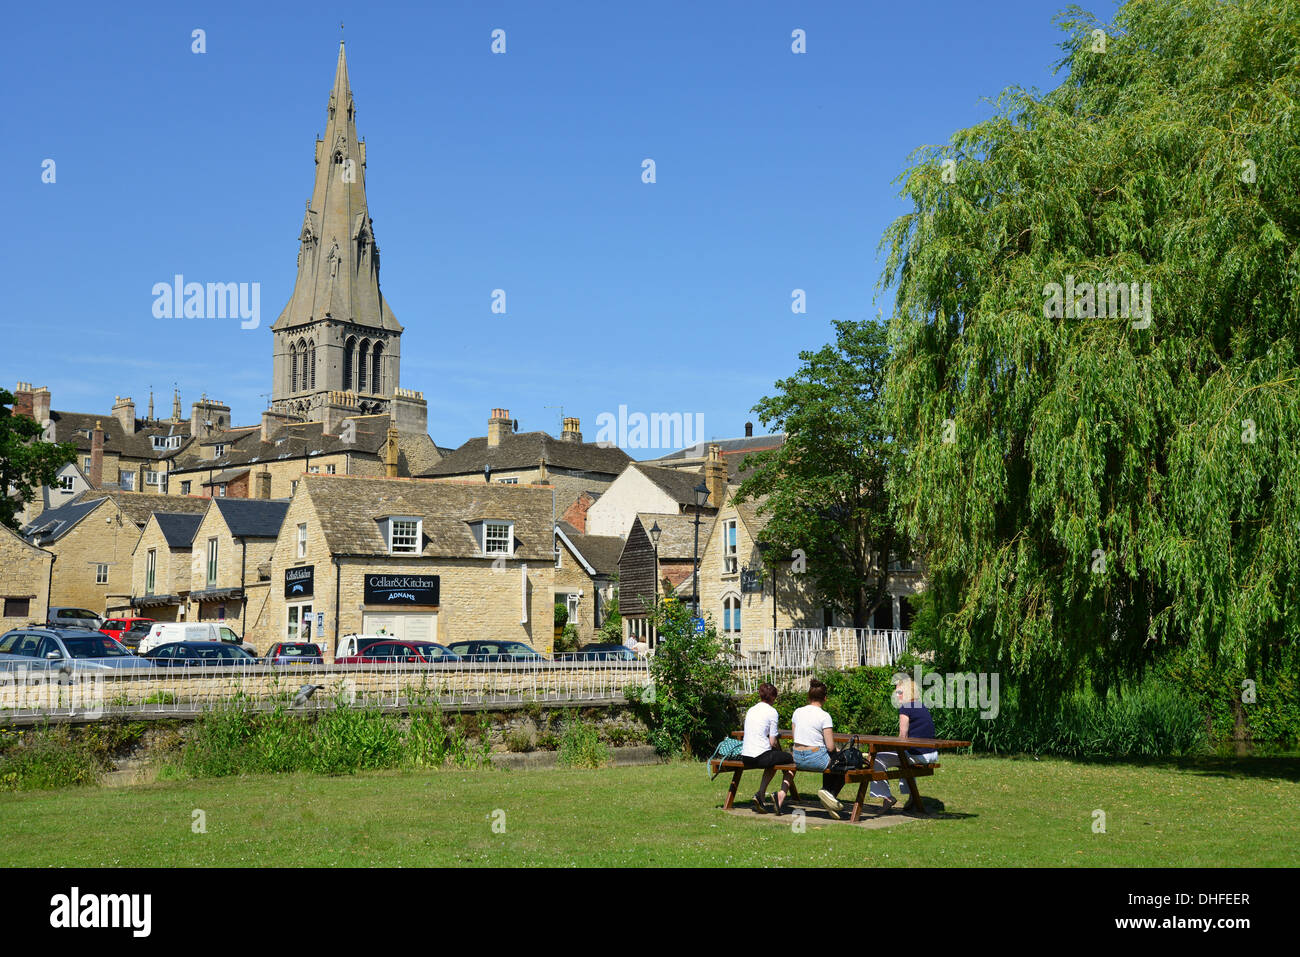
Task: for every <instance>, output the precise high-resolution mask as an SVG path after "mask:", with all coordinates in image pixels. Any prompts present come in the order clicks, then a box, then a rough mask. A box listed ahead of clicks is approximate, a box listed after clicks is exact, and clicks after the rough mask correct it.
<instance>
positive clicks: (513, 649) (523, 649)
mask: <svg viewBox="0 0 1300 957" xmlns="http://www.w3.org/2000/svg"><path fill="white" fill-rule="evenodd" d="M447 647H448V648H450V649H451V651H452V652H453V653H455V654H457V655H459V656H460V657H461V658H462V659H463V660H465V661H502V662H511V661H545V660H546V659H545V658H543V657H542V656H541V655H540V654H538V653H537V652H536V651H534V650H533V649H532V648H530V647H528V646H527V645H526V644H524V643H523V642H522V641H484V640H475V641H454V642H452V643H451V644H450V645H448V646H447Z"/></svg>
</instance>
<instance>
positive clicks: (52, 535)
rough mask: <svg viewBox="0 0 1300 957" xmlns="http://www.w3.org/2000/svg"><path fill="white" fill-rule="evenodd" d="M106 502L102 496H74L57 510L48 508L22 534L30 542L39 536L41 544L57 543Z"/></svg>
mask: <svg viewBox="0 0 1300 957" xmlns="http://www.w3.org/2000/svg"><path fill="white" fill-rule="evenodd" d="M103 501H104V497H103V496H102V495H100V496H98V497H92V498H90V499H86V498H85V493H84V492H83V493H81V494H78V495H75V496H73V498H72V501H70V502H65V503H64V504H63V505H60V506H58V507H57V508H47V509H46V510H45V511H43V512H41V514H40V515H38V516H37V517H36V518H35V520H34V521H32V522H31V523H30V524H28V525H25V526H23V528H22V531H21V534H22V536H23V538H26V539H28V540H29V541H30V540H31V539H32V538H33V537H35V536H36V535H37V534H39V535H40V539H41V544H42V545H48V544H49V543H50V542H57V541H58V540H59V539H60V538H62V537H63V536H64V535H66V534H68V532H70V531H72V530H73V529H74V528H76V527H77V523H78V522H80V521H81V520H82V519H83V518H85V517H86V516H87V515H89V514H90V513H91V512H93V511H94V510H95V509H97V508H98V507H99V506H100V505H101V504H102V503H103Z"/></svg>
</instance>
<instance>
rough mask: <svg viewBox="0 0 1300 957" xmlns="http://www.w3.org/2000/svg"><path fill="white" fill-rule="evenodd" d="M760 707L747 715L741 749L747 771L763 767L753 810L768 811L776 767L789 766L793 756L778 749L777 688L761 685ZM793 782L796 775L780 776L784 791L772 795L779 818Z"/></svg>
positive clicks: (789, 773)
mask: <svg viewBox="0 0 1300 957" xmlns="http://www.w3.org/2000/svg"><path fill="white" fill-rule="evenodd" d="M758 699H759V700H758V704H756V705H754V707H752V708H750V709H749V710H748V711H746V712H745V740H744V744H743V746H742V747H741V749H740V760H741V761H742V762H744V765H745V767H746V768H747V769H748V768H762V769H763V781H762V783H761V784H759V786H758V793H757V794H755V795H754V810H755V811H757V812H758V813H759V814H763V813H766V811H767V786H768V784H770V783H771V781H772V777H773V776H774V775H775V774H776V765H778V764H790V763H792V762H793V761H794V759H793V758H792V757H790V755H789V754H788V753H787V752H785V751H781V750H779V749H778V748H777V746H776V744H777V721H778V719H777V713H776V708H774V707H772V702H774V701H776V688H775V687H774V686H773V685H770V684H768V683H767V682H763V683H762V684H761V685H759V686H758ZM793 783H794V772H793V771H786V772H785V773H784V774H783V775H782V777H781V790H779V791H777V792H776V793H775V794H773V795H772V802H773V803H774V804H775V805H776V813H777V814H778V815H780V814H781V812H782V811H783V810H784V809H785V799H786V796H787V795H788V794H789V793H790V787H791V785H792V784H793Z"/></svg>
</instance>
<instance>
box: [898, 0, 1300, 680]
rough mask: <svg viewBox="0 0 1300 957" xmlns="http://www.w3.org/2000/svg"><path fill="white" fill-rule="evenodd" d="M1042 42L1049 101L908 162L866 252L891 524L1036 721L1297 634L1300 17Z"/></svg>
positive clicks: (1170, 24) (1065, 22)
mask: <svg viewBox="0 0 1300 957" xmlns="http://www.w3.org/2000/svg"><path fill="white" fill-rule="evenodd" d="M1058 20H1059V22H1060V23H1061V25H1062V26H1063V29H1064V33H1065V39H1064V42H1063V43H1062V45H1061V46H1062V49H1063V50H1064V51H1065V56H1064V59H1063V60H1062V61H1061V63H1060V64H1059V68H1060V69H1062V70H1064V73H1065V76H1064V81H1063V82H1062V83H1061V85H1060V86H1059V87H1058V88H1056V89H1055V90H1053V91H1051V92H1049V93H1047V94H1045V95H1038V94H1035V93H1031V92H1029V91H1026V90H1023V89H1019V88H1013V89H1009V90H1007V91H1006V92H1004V93H1003V95H1002V97H1001V98H1000V100H999V101H998V102H997V104H996V109H995V114H994V115H993V116H992V117H991V118H990V119H988V120H987V121H985V122H983V123H980V124H978V125H977V126H974V127H972V128H970V129H967V130H963V131H961V132H958V133H957V134H955V135H954V136H953V138H952V140H951V142H950V144H949V145H948V146H947V147H928V148H925V149H922V150H921V151H919V153H918V154H916V155H915V156H914V161H915V165H913V166H912V167H911V168H910V169H908V170H907V171H906V172H905V173H904V174H903V175H902V176H901V177H900V182H901V184H902V193H903V196H904V197H905V198H907V199H909V200H910V201H911V203H912V205H913V209H912V211H911V212H909V213H907V214H906V215H904V216H902V217H900V218H899V219H898V220H896V221H895V222H894V223H893V225H892V226H891V227H890V229H889V230H888V232H887V234H886V236H885V237H884V239H883V240H882V243H881V245H882V247H883V248H885V249H887V250H888V258H887V262H886V267H885V270H884V273H883V276H882V279H881V285H882V288H885V289H888V288H890V287H891V286H892V287H896V288H895V312H894V316H893V321H892V323H891V327H890V333H891V341H890V345H891V355H892V358H893V361H892V363H891V367H890V370H889V376H888V381H887V387H886V390H885V396H886V403H887V405H888V406H889V408H890V411H891V418H892V421H893V425H894V429H895V432H896V435H897V437H898V439H899V441H900V444H901V445H902V446H903V447H905V448H906V449H907V454H906V455H905V456H904V457H902V459H901V460H900V465H901V467H900V468H899V469H898V470H896V471H895V472H894V473H892V475H891V479H892V481H891V485H892V490H893V494H894V496H895V500H896V502H897V504H898V507H899V510H900V512H901V515H902V517H903V520H904V522H905V524H906V526H907V528H908V530H909V531H910V532H911V533H912V534H913V535H915V536H916V537H917V538H918V539H919V540H922V541H923V542H924V545H925V553H926V559H927V562H928V565H929V569H930V574H931V576H932V580H933V588H934V597H935V601H936V603H937V612H938V613H939V614H940V617H941V620H942V622H943V627H944V631H945V633H946V635H947V636H948V640H951V641H952V642H953V644H954V646H955V647H956V648H957V649H958V650H959V651H960V652H961V653H963V654H964V655H966V656H967V659H968V660H976V659H982V660H984V661H986V662H988V663H990V665H998V666H1001V667H1004V668H1008V669H1009V670H1010V672H1011V673H1012V674H1017V673H1018V674H1022V675H1033V676H1034V678H1035V679H1036V680H1035V681H1033V682H1032V683H1031V682H1026V683H1024V685H1023V686H1024V687H1027V688H1033V689H1036V690H1037V692H1039V693H1047V692H1050V691H1051V690H1052V689H1053V688H1059V687H1061V686H1063V685H1066V684H1069V683H1072V682H1074V681H1076V680H1077V679H1078V677H1079V676H1081V675H1083V674H1090V675H1091V676H1092V678H1093V680H1094V681H1096V682H1098V683H1099V684H1102V685H1104V684H1106V683H1108V682H1111V681H1116V680H1122V679H1123V678H1125V677H1126V676H1129V675H1132V674H1134V673H1135V672H1137V671H1140V670H1141V668H1142V667H1143V665H1144V663H1145V662H1146V661H1148V660H1149V658H1150V657H1151V656H1152V655H1153V653H1154V651H1155V650H1156V649H1158V648H1160V647H1162V646H1166V645H1175V646H1187V647H1189V648H1193V649H1199V650H1200V651H1203V652H1205V653H1207V654H1210V655H1215V654H1222V655H1224V656H1226V658H1228V659H1230V660H1233V661H1237V662H1240V661H1243V660H1245V659H1247V658H1249V657H1253V656H1254V655H1255V654H1257V653H1263V654H1264V655H1265V656H1267V655H1268V654H1270V653H1276V652H1277V651H1279V650H1280V649H1281V648H1282V647H1284V646H1285V645H1287V644H1293V643H1294V642H1295V641H1296V637H1297V635H1298V634H1300V562H1297V561H1296V555H1297V554H1300V401H1298V399H1300V396H1298V394H1297V383H1300V307H1298V304H1300V269H1298V268H1297V267H1298V266H1300V251H1298V250H1297V234H1298V233H1300V180H1298V179H1297V177H1296V175H1295V171H1296V169H1297V162H1298V161H1300V126H1298V125H1297V124H1296V122H1295V117H1296V115H1297V102H1296V99H1297V96H1298V95H1300V80H1298V79H1297V78H1298V77H1300V7H1298V6H1297V4H1296V3H1295V2H1294V0H1238V2H1219V0H1143V2H1137V0H1134V2H1130V3H1127V4H1125V5H1124V6H1123V7H1122V8H1121V9H1120V10H1119V11H1118V12H1117V13H1116V15H1115V19H1114V22H1113V23H1111V24H1107V23H1102V22H1099V21H1096V20H1095V19H1094V18H1092V17H1091V16H1090V15H1087V14H1085V13H1084V12H1082V11H1080V10H1078V9H1077V8H1071V9H1070V10H1069V11H1067V12H1066V13H1065V14H1063V15H1062V16H1061V17H1060V18H1058ZM1100 283H1108V284H1109V283H1114V284H1124V287H1125V289H1126V290H1127V291H1128V292H1129V293H1130V299H1131V300H1132V299H1137V298H1139V297H1138V296H1133V295H1132V293H1133V292H1134V291H1135V290H1134V288H1133V286H1132V285H1131V284H1138V285H1137V290H1136V291H1137V292H1138V293H1139V294H1141V293H1142V292H1143V291H1144V288H1145V287H1144V284H1146V283H1149V284H1150V290H1151V293H1150V300H1149V302H1150V309H1149V311H1145V312H1144V310H1143V309H1142V308H1141V307H1140V305H1139V304H1137V303H1134V302H1132V301H1130V303H1129V306H1130V309H1129V311H1128V314H1127V315H1125V314H1124V309H1123V305H1124V303H1123V301H1122V297H1121V296H1120V291H1119V290H1118V289H1117V288H1116V287H1113V286H1112V287H1111V288H1109V289H1107V290H1104V291H1103V290H1097V289H1094V295H1092V296H1088V295H1087V294H1086V292H1085V291H1084V284H1100ZM1054 284H1055V285H1054ZM1071 285H1073V286H1074V290H1073V291H1074V293H1075V295H1074V296H1073V297H1070V296H1069V292H1070V288H1069V287H1070V286H1071ZM1057 287H1063V288H1059V289H1058V288H1057ZM1070 299H1072V300H1073V301H1069V300H1070ZM1103 304H1104V305H1105V306H1106V308H1105V309H1103V308H1102V307H1103ZM1066 306H1070V307H1073V308H1071V309H1069V310H1068V311H1067V309H1066V308H1064V307H1066ZM1117 313H1118V314H1117Z"/></svg>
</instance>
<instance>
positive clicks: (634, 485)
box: [585, 446, 727, 537]
mask: <svg viewBox="0 0 1300 957" xmlns="http://www.w3.org/2000/svg"><path fill="white" fill-rule="evenodd" d="M710 449H712V450H713V457H712V458H711V459H709V460H708V461H707V462H706V463H705V465H704V467H702V468H697V469H695V470H687V469H663V468H658V467H656V466H653V465H646V464H645V463H644V462H633V463H632V464H631V465H629V466H628V467H627V468H626V469H625V470H624V471H623V474H621V475H620V476H619V477H618V478H617V479H615V480H614V481H613V482H612V483H610V486H609V487H608V488H607V489H605V491H604V492H602V493H601V496H600V498H599V499H598V500H596V501H595V502H593V503H592V504H591V505H590V507H588V509H587V511H586V516H585V518H586V531H587V533H588V534H590V535H618V536H620V537H622V536H626V535H627V534H628V530H629V529H630V528H631V527H632V522H633V520H634V519H635V518H636V516H637V515H639V514H641V513H642V512H650V513H653V514H666V515H671V514H673V513H676V514H679V515H685V514H688V513H689V514H692V515H693V514H694V513H695V509H696V505H695V496H696V489H697V488H698V487H699V486H700V485H701V484H703V485H704V487H705V489H707V490H708V497H707V499H706V500H705V503H704V505H703V507H702V508H700V514H701V515H716V514H717V513H718V504H719V503H720V502H721V501H722V498H723V497H724V496H725V495H726V492H727V470H726V466H725V464H724V463H723V461H722V459H721V457H720V456H719V454H718V452H717V446H710Z"/></svg>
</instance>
